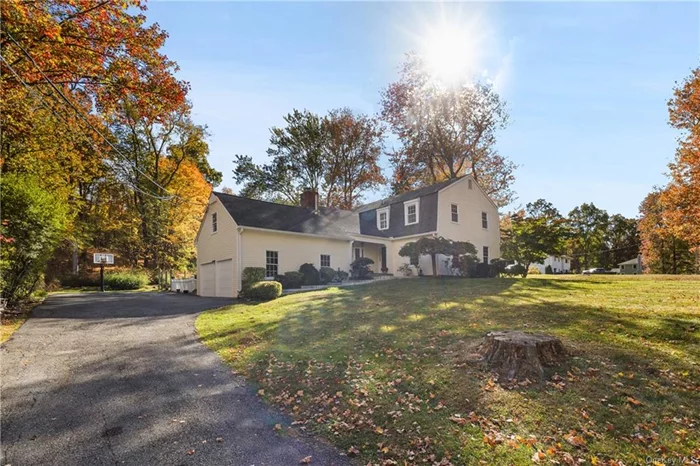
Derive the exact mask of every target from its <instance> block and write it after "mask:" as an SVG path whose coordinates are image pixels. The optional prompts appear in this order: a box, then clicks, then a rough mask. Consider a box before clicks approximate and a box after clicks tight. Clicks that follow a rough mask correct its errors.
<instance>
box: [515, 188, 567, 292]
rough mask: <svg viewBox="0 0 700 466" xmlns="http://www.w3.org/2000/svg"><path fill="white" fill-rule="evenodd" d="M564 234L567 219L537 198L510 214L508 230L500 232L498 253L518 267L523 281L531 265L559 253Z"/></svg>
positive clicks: (547, 203) (550, 205) (562, 244)
mask: <svg viewBox="0 0 700 466" xmlns="http://www.w3.org/2000/svg"><path fill="white" fill-rule="evenodd" d="M566 234H567V232H566V220H565V219H564V218H563V217H562V216H561V215H560V214H559V211H557V209H555V208H554V206H552V204H550V203H549V202H547V201H545V200H544V199H539V200H537V201H535V202H531V203H529V204H527V206H526V208H525V211H521V212H517V213H515V214H512V215H511V217H510V228H508V229H505V230H503V236H502V238H501V254H502V256H503V258H504V259H507V260H514V261H517V262H518V263H519V264H521V265H522V266H523V273H522V276H523V278H525V277H527V274H528V270H529V268H530V264H532V263H535V262H543V261H544V260H545V259H546V258H547V256H548V255H550V254H560V253H561V252H562V249H563V247H564V239H565V237H566Z"/></svg>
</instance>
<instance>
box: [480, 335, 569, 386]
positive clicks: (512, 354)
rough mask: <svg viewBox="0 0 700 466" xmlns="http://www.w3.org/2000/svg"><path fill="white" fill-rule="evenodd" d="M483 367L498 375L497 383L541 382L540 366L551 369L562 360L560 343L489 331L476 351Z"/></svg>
mask: <svg viewBox="0 0 700 466" xmlns="http://www.w3.org/2000/svg"><path fill="white" fill-rule="evenodd" d="M479 354H481V355H482V356H483V362H484V363H485V364H486V366H487V367H488V368H489V369H490V370H492V371H494V372H496V373H497V374H498V375H499V378H500V380H501V381H511V380H525V379H529V380H532V381H541V380H542V379H543V378H544V367H543V366H552V365H555V364H557V363H559V362H561V361H563V360H564V359H565V357H566V354H567V353H566V350H565V349H564V346H563V345H562V343H561V341H560V340H559V339H558V338H556V337H553V336H550V335H542V334H535V333H527V332H520V331H504V332H490V333H488V334H487V335H486V339H485V341H484V343H482V344H481V346H480V348H479Z"/></svg>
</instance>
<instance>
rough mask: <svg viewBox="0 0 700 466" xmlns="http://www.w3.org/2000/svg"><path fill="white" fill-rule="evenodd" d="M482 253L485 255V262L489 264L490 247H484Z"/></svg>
mask: <svg viewBox="0 0 700 466" xmlns="http://www.w3.org/2000/svg"><path fill="white" fill-rule="evenodd" d="M482 253H483V255H484V264H488V263H489V247H488V246H484V248H483V249H482Z"/></svg>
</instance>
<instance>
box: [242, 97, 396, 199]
mask: <svg viewBox="0 0 700 466" xmlns="http://www.w3.org/2000/svg"><path fill="white" fill-rule="evenodd" d="M285 122H286V123H287V125H286V126H285V127H284V128H272V129H271V133H272V135H271V137H270V149H268V151H267V154H268V156H269V157H270V161H269V163H266V164H260V165H259V164H256V163H254V162H253V159H252V157H250V156H244V155H236V158H235V160H234V164H235V169H234V177H235V179H236V182H238V183H242V184H243V185H244V186H243V189H242V190H241V195H243V196H246V197H252V198H258V199H264V200H268V201H273V202H283V203H287V204H292V205H298V204H299V200H300V197H301V193H302V191H303V190H304V189H305V188H311V189H314V190H316V191H317V192H319V194H320V198H321V200H322V201H324V202H325V204H326V205H329V206H335V207H340V208H343V209H351V208H353V207H355V206H356V205H357V204H358V201H359V200H360V199H361V198H362V193H363V192H364V191H367V190H372V189H375V188H376V187H377V186H378V185H380V184H381V183H383V182H384V178H383V176H382V174H381V170H380V168H379V165H378V162H379V156H380V154H381V151H382V148H383V138H384V136H383V130H382V127H381V125H380V123H379V122H378V121H377V120H375V119H373V118H370V117H367V116H365V115H361V114H360V115H358V114H354V113H353V112H352V111H350V110H348V109H339V110H333V111H331V112H330V113H329V114H328V115H327V116H325V117H323V118H322V117H319V116H318V115H316V114H313V113H311V112H308V111H304V112H301V111H298V110H294V111H293V112H292V113H290V114H289V115H287V116H286V117H285Z"/></svg>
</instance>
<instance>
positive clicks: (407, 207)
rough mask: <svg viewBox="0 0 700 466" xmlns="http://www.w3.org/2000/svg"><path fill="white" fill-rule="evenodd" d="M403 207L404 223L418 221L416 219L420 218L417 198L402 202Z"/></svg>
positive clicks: (409, 223) (411, 223)
mask: <svg viewBox="0 0 700 466" xmlns="http://www.w3.org/2000/svg"><path fill="white" fill-rule="evenodd" d="M403 209H404V211H403V214H404V220H405V224H406V225H414V224H416V223H418V220H419V218H420V217H419V216H420V203H419V199H415V200H413V201H406V202H404V204H403Z"/></svg>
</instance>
